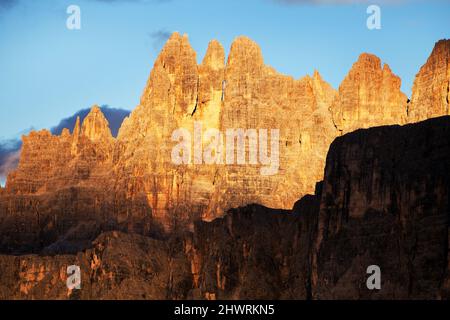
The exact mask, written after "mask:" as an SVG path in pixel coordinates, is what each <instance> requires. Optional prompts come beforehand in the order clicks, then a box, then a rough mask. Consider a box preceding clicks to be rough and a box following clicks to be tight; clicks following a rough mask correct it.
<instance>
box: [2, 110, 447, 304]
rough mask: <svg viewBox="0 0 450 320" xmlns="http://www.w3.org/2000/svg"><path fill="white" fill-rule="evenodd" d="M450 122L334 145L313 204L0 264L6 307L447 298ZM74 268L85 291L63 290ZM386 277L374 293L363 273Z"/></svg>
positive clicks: (372, 132)
mask: <svg viewBox="0 0 450 320" xmlns="http://www.w3.org/2000/svg"><path fill="white" fill-rule="evenodd" d="M449 131H450V117H448V116H447V117H441V118H436V119H431V120H427V121H424V122H420V123H417V124H409V125H405V126H383V127H377V128H370V129H364V130H357V131H355V132H353V133H349V134H346V135H344V136H342V137H339V138H337V139H336V140H335V141H334V142H333V144H332V145H331V147H330V151H329V153H328V156H327V163H326V170H325V177H324V181H323V183H319V184H318V185H317V188H316V193H315V195H307V196H305V197H303V198H302V199H301V200H299V201H298V202H297V203H296V204H295V206H294V208H293V209H292V210H275V209H269V208H266V207H263V206H260V205H248V206H245V207H240V208H237V209H232V210H230V211H228V213H227V215H226V216H224V217H223V218H218V219H215V220H214V221H211V222H205V221H198V222H197V223H195V225H194V228H193V230H192V232H179V233H176V234H175V233H172V234H171V236H169V237H168V238H166V239H157V238H155V237H149V236H145V235H138V234H135V233H122V232H118V231H110V232H105V233H102V234H101V235H100V236H99V237H98V238H97V239H95V241H93V242H92V244H91V245H90V246H89V248H88V249H87V250H83V251H80V252H78V253H76V254H59V255H45V254H44V255H22V256H14V255H0V266H1V269H2V275H1V277H0V299H11V298H14V299H44V298H45V299H209V300H214V299H448V298H449V297H450V294H449V293H450V280H449V278H448V275H449V267H450V264H449V261H450V260H449V251H448V241H449V232H448V230H449V227H450V206H449V205H450V203H449V201H448V200H449V198H450V189H449V186H450V183H449V179H450V170H449V169H450V150H449V148H450V134H449V133H450V132H449ZM73 264H75V265H78V266H80V269H81V274H82V290H70V289H67V287H66V280H67V273H66V268H67V266H69V265H73ZM370 265H377V266H378V267H380V270H381V279H382V280H381V289H380V290H368V289H367V287H366V286H365V283H366V279H367V277H368V275H367V272H366V269H367V267H368V266H370Z"/></svg>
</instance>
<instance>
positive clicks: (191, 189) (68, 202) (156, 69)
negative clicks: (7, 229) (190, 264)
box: [0, 33, 449, 245]
mask: <svg viewBox="0 0 450 320" xmlns="http://www.w3.org/2000/svg"><path fill="white" fill-rule="evenodd" d="M448 44H449V41H448V40H445V41H441V42H439V43H438V44H437V45H436V48H435V50H434V51H433V54H432V56H431V57H430V58H429V60H428V62H427V64H426V65H425V66H424V67H422V70H421V72H419V74H418V76H417V79H416V82H415V85H414V89H413V95H412V97H413V98H412V101H411V103H410V104H409V105H408V103H407V97H406V96H405V95H404V94H403V93H402V92H401V91H400V84H401V82H400V79H399V78H398V77H397V76H396V75H394V73H393V72H392V71H391V70H390V68H389V67H388V66H387V65H386V64H385V65H384V66H382V65H381V61H380V59H379V58H377V57H375V56H373V55H371V54H362V55H361V56H360V57H359V59H358V61H357V62H356V63H355V64H354V65H353V67H352V69H351V70H350V72H349V74H348V75H347V76H346V78H345V79H344V81H343V82H342V84H341V85H340V87H339V90H338V91H336V90H334V89H333V88H332V87H331V86H330V85H329V84H328V83H327V82H326V81H324V80H323V79H322V77H321V75H320V74H319V72H317V71H315V72H314V74H313V75H312V76H305V77H303V78H301V79H294V78H292V77H290V76H286V75H282V74H279V73H277V72H276V71H275V70H274V69H273V68H271V67H269V66H267V65H265V64H264V59H263V55H262V53H261V50H260V48H259V46H258V45H257V44H256V43H255V42H253V41H252V40H250V39H248V38H246V37H238V38H236V39H235V41H234V42H233V43H232V45H231V49H230V53H229V56H228V57H227V58H226V57H225V51H224V49H223V47H222V45H221V44H220V43H219V42H217V41H215V40H213V41H211V42H210V44H209V46H208V49H207V52H206V54H205V57H204V59H203V61H202V62H201V63H200V64H199V65H198V64H197V59H196V53H195V51H194V50H193V48H192V47H191V45H190V44H189V40H188V37H187V36H186V35H180V34H179V33H174V34H173V35H172V36H171V37H170V39H169V40H168V41H167V43H166V45H165V46H164V48H163V49H162V51H161V53H160V55H159V56H158V58H157V59H156V61H155V63H154V66H153V69H152V71H151V73H150V76H149V79H148V82H147V85H146V87H145V89H144V92H143V94H142V97H141V100H140V103H139V105H138V106H137V107H136V108H135V109H134V111H133V112H132V113H131V114H130V116H129V117H128V118H126V119H125V120H124V122H123V124H122V126H121V128H120V130H119V134H118V137H117V139H115V138H113V137H112V135H111V132H110V130H109V126H108V122H107V120H106V119H105V118H104V116H103V114H102V113H101V111H100V109H99V108H98V107H96V106H94V107H93V108H92V110H91V113H90V114H89V116H88V117H87V118H86V119H85V120H84V121H83V123H82V124H81V123H80V122H79V121H78V122H77V125H76V127H75V129H74V132H73V133H72V134H71V133H70V132H69V131H68V130H64V131H63V133H62V134H61V136H54V135H52V134H51V133H50V132H48V131H40V132H32V133H30V135H29V136H25V137H24V138H23V140H24V144H23V148H22V154H21V160H20V164H19V167H18V168H17V170H16V171H14V172H12V173H11V174H10V175H9V177H8V181H7V185H6V189H5V190H2V196H1V197H0V209H1V213H4V212H9V213H11V215H9V216H14V214H21V216H22V217H27V216H28V215H29V216H30V217H35V216H37V214H36V212H39V217H40V218H39V219H40V220H39V222H36V224H40V228H41V229H39V228H38V231H36V230H34V229H33V230H28V229H30V228H28V229H27V230H25V231H24V232H23V233H18V232H13V233H11V235H10V236H11V239H12V238H15V237H19V238H20V237H21V236H22V235H23V236H24V237H25V238H26V239H28V240H30V239H34V237H38V236H39V234H42V232H44V231H42V230H45V232H47V231H48V232H50V233H51V235H52V237H57V235H58V236H59V235H63V234H65V232H67V231H68V227H67V226H68V224H62V223H61V216H67V218H68V219H69V216H70V219H72V220H77V219H78V218H79V221H84V220H83V219H85V218H86V217H88V218H89V219H99V221H98V224H97V226H98V228H100V229H101V228H110V226H109V223H112V222H111V221H114V223H117V224H118V225H120V226H121V228H122V229H124V230H128V231H129V230H132V231H138V232H147V231H149V230H154V229H155V228H156V227H157V226H158V228H159V227H161V228H163V230H166V231H167V230H172V229H175V228H177V227H183V228H184V227H192V222H194V221H196V220H200V219H202V220H206V221H209V220H212V219H214V218H217V217H219V216H221V215H223V213H224V212H226V211H227V209H229V208H234V207H238V206H243V205H246V204H251V203H258V204H261V205H264V206H267V207H272V208H280V209H290V208H292V206H293V204H294V203H295V202H296V201H297V200H298V199H299V198H301V197H302V196H304V195H305V194H310V193H313V192H314V189H315V184H316V182H317V181H320V180H322V179H323V170H324V164H325V160H326V159H325V158H326V154H327V151H328V148H329V145H330V144H331V142H332V141H333V140H334V139H335V138H336V137H337V136H339V135H341V134H343V133H347V132H349V131H352V130H355V129H358V128H366V127H370V126H378V125H385V124H404V123H406V122H408V121H414V117H413V116H412V115H413V114H415V113H416V114H423V116H424V117H429V116H437V115H443V114H447V113H448V108H447V109H446V108H445V103H444V102H445V101H448V97H447V98H445V88H448V79H449V78H448V66H449V64H448V47H449V46H448ZM443 70H447V73H445V72H444V71H443ZM425 71H426V72H425ZM423 74H425V75H423ZM430 79H431V80H430ZM435 88H440V89H439V90H437V89H436V90H437V91H438V92H439V95H438V96H437V98H436V99H438V100H439V101H441V102H443V104H435V103H434V102H432V101H431V100H430V99H434V98H432V97H436V96H435V95H427V92H434V91H433V90H435ZM441 89H442V90H441ZM436 90H435V91H436ZM437 91H436V92H437ZM447 94H448V92H447ZM426 97H428V98H426ZM446 99H447V100H446ZM422 101H424V102H422ZM427 101H431V102H430V103H428V102H427ZM434 106H436V108H437V109H436V110H435V111H432V112H429V110H433V109H432V108H434ZM408 108H409V109H408ZM408 110H409V114H408V112H407V111H408ZM426 110H428V111H426ZM421 117H422V116H421ZM421 117H419V118H421ZM195 123H197V124H198V123H200V124H201V127H202V133H204V132H205V131H206V130H207V129H209V128H214V129H218V130H219V131H220V132H221V133H222V134H224V133H225V132H226V131H227V130H228V129H233V130H234V129H243V130H248V129H255V130H260V129H267V130H268V131H270V130H272V129H279V133H280V136H279V167H277V171H276V174H274V175H267V176H264V175H261V167H262V164H261V163H260V162H258V163H257V164H249V156H250V153H249V150H248V144H249V140H248V139H245V140H244V141H245V142H246V144H247V148H246V150H245V155H246V158H245V160H246V164H238V163H233V164H225V163H222V164H220V163H219V164H217V163H216V164H206V163H204V162H202V164H195V163H190V164H182V165H177V164H174V163H173V161H172V158H171V153H172V149H173V147H174V146H175V145H176V144H177V141H173V139H172V134H173V132H174V130H177V129H179V128H184V129H185V130H187V131H188V132H190V133H191V134H192V135H194V124H195ZM194 138H195V137H194ZM199 139H200V141H201V149H202V151H204V150H205V147H206V146H207V145H208V144H209V143H210V141H208V139H206V138H204V136H203V137H202V135H200V138H199ZM192 149H194V148H193V147H192ZM268 150H269V152H270V143H269V144H268ZM235 153H236V150H235ZM192 156H194V150H192ZM235 157H236V154H235ZM68 212H70V215H68ZM44 217H45V218H44ZM24 219H25V218H24ZM11 221H12V220H11ZM77 221H78V220H77ZM11 223H13V222H11ZM43 224H45V226H43ZM105 225H106V227H105ZM80 228H81V227H80ZM31 229H32V228H31ZM55 230H56V231H55ZM95 230H97V229H95ZM19 231H20V230H19ZM72 232H75V231H73V230H72ZM75 233H76V232H75ZM75 233H74V234H75ZM91 235H92V236H95V232H93V233H92V234H91ZM51 239H53V238H48V239H47V240H48V241H49V242H50V241H51ZM47 240H46V241H47ZM91 240H93V239H91ZM5 241H6V240H5ZM24 241H25V240H24ZM30 241H31V240H30ZM19 242H20V241H19ZM5 243H6V242H5ZM42 245H44V244H42Z"/></svg>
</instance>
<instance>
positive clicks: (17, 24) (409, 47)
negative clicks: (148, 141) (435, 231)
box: [0, 0, 450, 140]
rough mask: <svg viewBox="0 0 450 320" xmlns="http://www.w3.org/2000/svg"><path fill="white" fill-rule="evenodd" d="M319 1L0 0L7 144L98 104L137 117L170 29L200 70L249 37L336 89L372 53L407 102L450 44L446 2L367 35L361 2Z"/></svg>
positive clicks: (388, 15)
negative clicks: (72, 22) (211, 53)
mask: <svg viewBox="0 0 450 320" xmlns="http://www.w3.org/2000/svg"><path fill="white" fill-rule="evenodd" d="M323 2H330V0H328V1H325V0H309V1H306V0H305V1H301V0H298V1H296V0H285V1H283V0H278V1H277V0H246V1H242V0H241V1H233V0H227V1H211V0H209V1H207V0H198V1H182V0H171V1H167V0H166V1H164V0H148V1H146V0H141V1H139V0H70V1H65V0H61V1H56V0H40V1H31V0H28V1H27V0H0V70H1V71H0V119H1V120H2V121H1V126H0V140H1V139H6V138H11V137H14V136H15V135H16V134H18V133H19V132H23V130H26V129H27V128H31V127H33V128H36V129H41V128H51V127H52V126H54V125H56V124H58V123H59V121H60V120H61V119H63V118H66V117H68V116H70V115H72V114H74V113H75V112H77V111H78V110H80V109H83V108H86V107H89V106H91V105H93V104H99V105H104V104H107V105H109V106H111V107H115V108H124V109H129V110H132V109H133V108H134V107H135V106H136V105H137V103H138V101H139V98H140V95H141V93H142V90H143V88H144V86H145V83H146V80H147V77H148V75H149V72H150V70H151V67H152V65H153V61H154V59H155V58H156V56H157V53H158V50H159V49H160V48H161V47H162V45H163V43H164V39H165V38H166V37H167V35H168V34H170V32H172V31H179V32H181V33H187V34H188V35H189V38H190V42H191V44H192V46H193V47H194V49H195V50H196V51H197V55H198V61H201V59H202V57H203V55H204V53H205V50H206V47H207V45H208V42H209V41H210V40H211V39H213V38H214V39H217V40H219V41H220V42H221V43H222V44H223V45H224V47H225V48H226V50H227V51H228V50H229V47H230V44H231V42H232V41H233V39H234V38H235V37H236V36H239V35H246V36H248V37H250V38H252V39H253V40H255V41H256V42H257V43H258V44H259V45H260V46H261V48H262V52H263V55H264V58H265V62H266V63H267V64H269V65H271V66H273V67H274V68H275V69H277V70H278V71H279V72H282V73H285V74H288V75H292V76H294V77H295V78H299V77H302V76H304V75H306V74H312V72H313V70H314V69H318V70H319V72H320V73H321V74H322V76H323V78H324V79H325V80H327V81H328V82H330V83H331V85H332V86H333V87H335V88H337V87H338V86H339V83H340V82H341V81H342V79H343V78H344V76H345V74H346V73H347V72H348V70H349V69H350V67H351V65H352V64H353V63H354V62H355V61H356V59H357V57H358V55H359V54H360V53H362V52H371V53H374V54H376V55H378V56H379V57H380V58H381V59H382V61H383V62H387V63H388V64H389V65H390V66H391V69H392V70H393V71H394V73H396V74H397V75H399V76H400V77H401V78H402V81H403V85H402V89H403V91H404V92H405V93H406V94H407V95H408V96H409V95H410V89H411V86H412V82H413V80H414V76H415V74H416V73H417V71H418V70H419V68H420V66H421V65H422V64H423V63H424V62H425V61H426V59H427V57H428V55H429V54H430V52H431V50H432V48H433V45H434V43H435V42H436V41H437V40H439V39H442V38H449V37H450V35H449V30H450V19H449V13H450V1H445V0H442V1H438V0H436V1H424V2H418V1H406V0H404V1H401V0H398V1H396V3H395V4H387V3H386V2H382V3H381V4H380V7H381V14H382V15H381V23H382V29H381V30H368V29H367V28H366V19H367V17H368V15H367V13H366V8H367V6H368V4H367V2H365V1H363V0H360V1H350V0H341V1H339V0H334V1H331V4H330V3H327V4H324V3H323ZM349 2H350V4H349ZM373 3H375V4H376V3H380V2H379V1H378V2H377V1H373ZM70 4H76V5H78V6H79V7H80V8H81V30H68V29H67V28H66V19H67V17H68V14H67V13H66V9H67V7H68V6H69V5H70Z"/></svg>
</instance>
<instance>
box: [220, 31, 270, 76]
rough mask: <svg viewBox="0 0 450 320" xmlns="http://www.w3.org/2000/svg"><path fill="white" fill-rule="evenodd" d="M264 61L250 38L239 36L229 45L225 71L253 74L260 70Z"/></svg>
mask: <svg viewBox="0 0 450 320" xmlns="http://www.w3.org/2000/svg"><path fill="white" fill-rule="evenodd" d="M263 64H264V59H263V56H262V53H261V48H260V47H259V46H258V44H256V42H254V41H253V40H251V39H250V38H247V37H244V36H240V37H237V38H236V39H235V40H234V41H233V43H232V44H231V49H230V54H229V56H228V62H227V69H228V70H229V71H233V70H236V69H237V70H240V72H241V73H253V72H255V71H257V70H258V69H259V68H261V67H262V66H263Z"/></svg>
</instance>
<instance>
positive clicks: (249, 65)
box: [117, 33, 336, 228]
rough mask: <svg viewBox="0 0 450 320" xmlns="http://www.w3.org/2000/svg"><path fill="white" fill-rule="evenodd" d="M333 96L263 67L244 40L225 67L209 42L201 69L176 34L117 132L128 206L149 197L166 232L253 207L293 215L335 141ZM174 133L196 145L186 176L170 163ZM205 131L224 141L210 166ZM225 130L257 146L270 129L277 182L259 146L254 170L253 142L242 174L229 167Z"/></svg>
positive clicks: (317, 84)
mask: <svg viewBox="0 0 450 320" xmlns="http://www.w3.org/2000/svg"><path fill="white" fill-rule="evenodd" d="M334 96H335V91H334V90H333V89H332V88H331V87H330V86H329V85H328V84H327V83H326V82H325V81H323V80H322V78H321V77H320V75H319V74H318V73H317V72H316V73H315V74H314V76H313V77H312V78H311V77H305V78H303V79H300V80H294V79H293V78H291V77H288V76H284V75H280V74H278V73H277V72H276V71H274V70H273V69H272V68H270V67H268V66H266V65H264V61H263V57H262V54H261V50H260V48H259V47H258V45H257V44H256V43H254V42H253V41H251V40H250V39H248V38H245V37H239V38H237V39H236V40H235V41H234V42H233V44H232V46H231V50H230V54H229V57H228V60H227V63H226V64H225V54H224V50H223V48H222V46H221V45H220V44H219V43H218V42H217V41H212V42H211V43H210V44H209V46H208V50H207V53H206V55H205V57H204V59H203V62H202V63H201V64H200V65H197V63H196V56H195V52H194V51H193V49H192V48H191V47H190V45H189V42H188V39H187V37H186V36H181V35H179V34H177V33H175V34H173V35H172V37H171V38H170V39H169V41H168V42H167V44H166V46H165V47H164V49H163V50H162V52H161V54H160V56H159V57H158V59H157V61H156V62H155V65H154V68H153V70H152V72H151V75H150V78H149V81H148V85H147V88H146V89H145V91H144V94H143V96H142V99H141V103H140V105H139V106H138V107H137V108H136V109H135V111H134V112H133V113H132V114H131V116H130V118H129V119H127V120H126V121H125V122H124V124H123V126H122V128H121V130H120V133H119V137H118V143H119V145H120V148H123V152H122V153H121V157H120V158H119V163H118V166H117V174H118V177H119V182H118V185H119V186H123V187H124V188H125V189H126V190H127V196H129V197H130V198H133V197H135V196H138V195H142V194H145V196H146V197H147V199H148V201H149V204H150V206H151V207H152V209H153V215H154V216H155V217H157V218H160V219H161V221H163V224H164V225H165V227H166V228H170V227H171V225H172V224H173V223H175V222H177V223H182V222H183V221H193V220H195V219H200V218H203V219H205V220H211V219H213V218H215V217H217V216H220V215H222V214H223V212H225V211H226V210H227V209H228V208H231V207H234V206H238V205H244V204H248V203H261V204H263V205H267V206H271V207H279V208H291V207H292V205H293V203H294V202H295V201H296V199H298V198H299V197H300V196H301V195H303V194H305V193H307V192H311V191H313V190H314V185H315V181H316V180H318V179H320V176H321V174H322V168H323V164H324V160H325V154H326V150H327V148H328V145H329V143H330V142H331V141H332V139H333V138H334V137H335V136H336V129H335V128H334V126H333V124H332V121H331V117H330V116H329V113H328V110H327V108H328V106H329V103H330V101H331V100H332V99H333V97H334ZM195 123H197V125H198V124H201V127H202V129H201V132H200V136H198V135H197V136H196V135H195V133H194V131H195V128H194V125H195ZM178 128H185V129H187V130H188V131H189V132H190V133H191V135H192V143H191V145H192V148H191V151H192V154H191V163H190V164H187V165H181V166H180V165H175V164H174V163H173V161H172V158H171V153H172V149H173V147H174V146H175V145H176V144H177V142H176V141H173V140H172V134H173V132H174V130H176V129H178ZM208 129H217V130H219V131H220V133H221V134H222V136H221V138H222V141H223V147H224V149H223V150H222V154H221V157H218V158H215V159H217V161H215V162H214V163H213V164H208V163H205V162H206V161H205V159H204V158H205V157H204V154H205V152H207V151H206V150H205V149H207V147H208V145H209V143H210V142H211V140H210V139H207V138H206V137H205V135H204V133H205V132H206V131H207V130H208ZM229 129H231V130H233V129H243V130H247V129H254V130H256V134H257V135H258V136H257V139H258V137H259V133H260V131H259V129H266V130H267V137H268V141H267V147H268V148H267V153H266V154H267V155H268V156H269V155H270V151H271V132H272V130H274V129H275V130H279V140H278V144H277V145H278V148H279V159H277V162H278V163H277V164H275V163H274V166H273V167H274V168H273V173H271V174H270V175H264V174H262V173H261V172H262V170H261V169H262V167H264V166H263V165H262V164H261V161H260V160H261V159H260V157H259V149H258V147H259V145H256V150H255V151H256V152H257V158H256V161H254V162H252V161H251V158H250V150H249V144H250V139H247V138H248V137H247V138H246V139H245V143H246V150H245V164H242V163H241V164H239V163H237V156H238V154H237V153H238V152H237V150H235V152H234V155H235V158H234V162H229V163H227V159H226V155H225V153H226V150H227V143H228V142H227V141H226V140H227V139H226V138H227V136H226V133H227V130H229ZM250 135H251V134H250ZM196 138H198V139H199V140H197V141H201V142H200V144H201V149H202V150H201V151H200V153H196V150H195V147H194V144H195V143H196V142H195V141H194V140H195V139H196ZM274 140H275V139H274ZM236 149H237V147H236ZM198 155H200V157H198ZM198 159H199V160H198ZM268 167H270V165H268Z"/></svg>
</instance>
